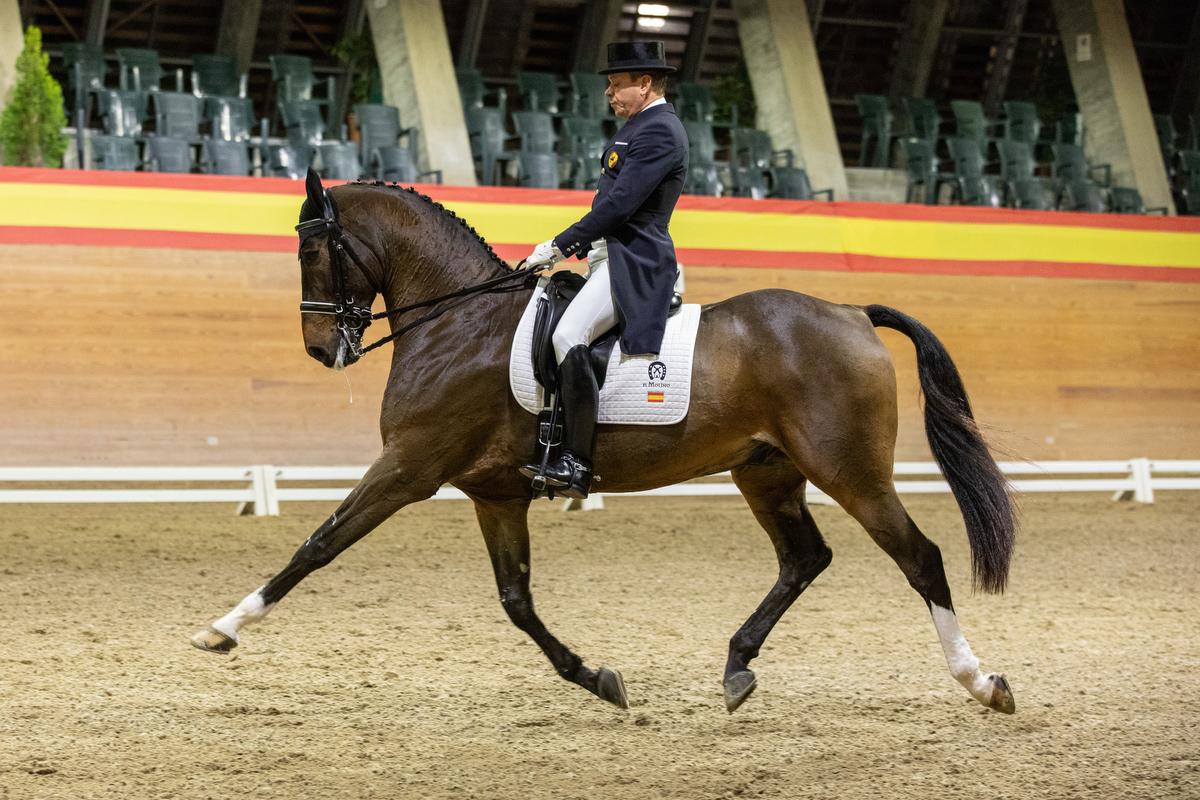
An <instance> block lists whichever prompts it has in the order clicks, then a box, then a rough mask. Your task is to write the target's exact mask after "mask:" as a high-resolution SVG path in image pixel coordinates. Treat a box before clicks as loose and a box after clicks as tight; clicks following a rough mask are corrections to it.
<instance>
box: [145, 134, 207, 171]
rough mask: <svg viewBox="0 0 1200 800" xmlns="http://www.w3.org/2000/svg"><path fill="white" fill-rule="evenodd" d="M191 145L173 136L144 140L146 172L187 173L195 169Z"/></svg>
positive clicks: (185, 140)
mask: <svg viewBox="0 0 1200 800" xmlns="http://www.w3.org/2000/svg"><path fill="white" fill-rule="evenodd" d="M195 166H196V165H195V163H194V162H193V160H192V143H191V142H190V141H189V140H188V139H177V138H175V137H173V136H151V137H149V138H148V139H147V140H146V171H147V172H176V173H188V172H192V171H193V169H194V168H195Z"/></svg>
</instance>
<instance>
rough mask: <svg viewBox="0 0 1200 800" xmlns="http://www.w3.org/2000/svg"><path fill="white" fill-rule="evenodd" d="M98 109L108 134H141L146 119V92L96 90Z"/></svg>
mask: <svg viewBox="0 0 1200 800" xmlns="http://www.w3.org/2000/svg"><path fill="white" fill-rule="evenodd" d="M96 98H97V100H98V110H99V114H100V118H101V120H102V121H103V124H104V132H105V133H106V134H108V135H109V136H141V135H142V127H143V124H144V123H145V121H146V94H145V93H144V92H140V91H125V90H122V89H100V90H97V91H96Z"/></svg>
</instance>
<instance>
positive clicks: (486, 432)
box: [192, 176, 1016, 713]
mask: <svg viewBox="0 0 1200 800" xmlns="http://www.w3.org/2000/svg"><path fill="white" fill-rule="evenodd" d="M331 217H332V219H331ZM301 219H302V221H309V222H310V224H308V225H301V226H299V227H300V229H301V244H300V250H299V257H300V270H301V290H302V296H303V301H304V303H303V305H302V308H304V309H305V310H307V311H309V312H313V313H305V314H302V328H303V334H304V343H305V346H306V347H307V350H308V353H309V354H310V355H311V356H312V357H313V358H316V359H317V360H319V361H321V362H322V363H323V364H325V365H326V366H328V367H338V368H340V367H342V366H346V365H349V364H350V363H353V361H355V360H356V359H357V356H358V348H357V340H356V338H355V337H356V336H358V335H360V334H361V331H360V330H351V331H349V332H348V331H347V330H346V327H345V326H342V327H340V328H339V324H338V323H339V321H340V320H343V317H339V316H335V315H334V314H333V312H332V311H329V310H328V309H332V308H333V307H334V306H335V305H338V304H343V303H344V302H346V301H347V300H348V298H349V297H353V298H357V299H358V301H359V302H360V303H365V307H366V308H367V309H369V308H370V304H371V299H372V298H374V297H376V296H378V295H382V296H383V298H384V300H385V302H386V306H387V308H389V309H400V308H403V307H405V306H407V305H411V304H414V303H419V302H420V301H422V300H423V299H427V298H432V297H437V296H441V295H446V294H450V293H453V292H455V291H456V290H458V289H461V288H463V287H467V286H471V285H474V284H479V283H481V282H485V281H489V280H492V279H497V278H503V276H505V275H506V274H509V273H510V272H512V270H510V268H509V267H508V265H507V264H505V263H504V262H503V261H502V260H501V259H500V258H499V257H498V256H497V255H496V254H495V252H494V251H492V249H491V248H490V247H489V246H487V244H486V243H485V242H484V241H483V240H482V238H480V237H479V236H478V234H476V233H475V231H474V230H473V229H472V228H470V227H469V226H467V225H466V224H465V223H464V222H463V221H462V220H460V219H458V218H457V217H456V216H455V215H453V214H452V213H451V212H449V211H447V210H446V209H444V208H443V207H442V206H440V205H438V204H437V203H435V202H434V201H432V200H431V199H429V198H428V197H425V196H423V195H421V194H418V193H417V192H415V191H413V190H411V189H403V188H400V187H396V186H385V185H381V184H365V183H356V184H348V185H343V186H337V187H334V188H332V189H330V190H328V191H326V190H325V189H324V188H323V187H322V186H321V185H320V181H319V179H316V178H315V176H310V180H309V186H308V200H307V201H306V202H305V204H304V206H303V209H302V212H301ZM321 220H323V221H324V222H325V224H324V225H323V226H322V225H321V224H320V223H319V221H321ZM335 222H336V225H334V224H333V223H335ZM314 230H315V233H314ZM347 254H348V255H349V256H350V259H344V258H343V256H345V255H347ZM510 288H520V291H507V292H503V293H488V294H481V295H477V296H474V297H470V298H466V299H457V300H453V301H448V302H447V305H446V307H447V308H449V310H448V311H445V313H441V314H440V315H439V316H436V317H434V318H432V319H430V320H429V321H428V322H427V323H425V324H423V325H421V326H419V327H413V328H412V329H411V330H408V331H407V332H406V333H405V335H404V336H403V337H402V338H399V339H397V340H396V341H395V343H394V346H393V350H392V365H391V374H390V377H389V379H388V383H387V389H386V391H385V394H384V399H383V408H382V413H381V416H380V433H381V435H382V439H383V449H382V452H381V453H380V455H379V457H378V458H377V459H376V461H375V462H374V464H372V466H371V467H370V469H369V470H368V471H367V473H366V475H365V476H364V477H363V479H362V482H361V483H359V484H358V486H356V487H355V488H354V490H353V491H352V492H351V493H350V495H349V496H348V497H347V498H346V500H345V501H344V502H343V503H342V504H341V505H340V506H339V507H338V509H337V510H336V511H335V512H334V513H333V515H332V516H330V517H329V519H328V520H326V521H325V522H324V523H322V524H321V526H320V527H318V528H317V529H316V531H314V532H313V534H312V535H311V536H309V537H308V539H307V540H306V541H305V542H304V543H303V544H302V545H301V546H300V548H299V549H298V550H297V551H296V553H295V555H294V556H293V557H292V560H291V561H290V562H289V563H288V564H287V566H286V567H284V569H283V571H282V572H280V573H279V574H278V575H276V576H275V577H273V578H272V579H271V580H270V581H268V582H267V583H266V584H265V585H264V586H262V587H260V588H259V589H257V590H255V591H254V592H252V593H251V594H250V595H248V596H247V597H246V598H245V599H244V600H242V602H241V603H240V604H238V606H237V607H236V608H235V609H234V610H232V611H231V612H229V613H228V614H226V615H225V616H223V617H221V618H220V619H218V620H216V621H215V622H214V623H213V624H212V625H211V626H210V627H208V628H206V629H205V630H202V631H200V632H199V633H197V634H196V635H195V636H194V637H193V638H192V642H193V644H195V645H196V646H197V647H200V648H202V649H205V650H210V651H214V652H221V653H224V652H228V651H229V650H231V649H232V648H233V647H235V646H236V645H237V643H238V640H239V633H240V630H241V628H242V627H243V626H244V625H246V624H248V623H251V622H257V621H259V620H261V619H262V618H263V617H265V616H266V614H267V613H268V612H269V611H270V610H271V609H272V608H273V607H274V606H275V604H276V603H278V602H279V601H280V600H281V599H283V597H284V595H286V594H287V593H288V592H289V591H290V590H291V589H292V588H293V587H295V586H296V585H297V584H298V583H299V582H300V581H301V580H303V579H304V578H305V577H306V576H307V575H308V574H309V573H311V572H313V571H314V570H316V569H319V568H320V567H323V566H325V565H326V564H329V563H330V562H331V561H332V560H333V559H334V558H336V557H337V556H338V554H339V553H341V552H342V551H343V550H345V549H346V548H347V547H349V546H350V545H352V544H354V543H355V542H357V541H358V540H359V539H361V538H362V537H363V536H365V535H366V534H368V533H370V532H371V530H373V529H374V528H375V527H376V526H378V525H379V524H380V523H381V522H383V521H384V520H386V519H387V518H388V517H390V516H391V515H392V514H394V513H396V511H397V510H399V509H400V508H403V507H404V506H406V505H409V504H411V503H415V502H418V501H420V500H424V499H426V498H428V497H430V496H431V495H433V494H434V492H436V491H437V490H438V488H439V487H440V486H442V485H443V484H450V485H452V486H455V487H458V488H459V489H461V490H462V491H463V492H465V493H466V494H467V495H468V496H469V497H470V498H471V499H472V500H473V501H474V503H475V510H476V514H477V516H478V519H479V525H480V528H481V529H482V531H483V538H484V542H485V544H486V545H487V549H488V554H489V555H490V556H491V561H492V565H493V567H494V569H495V575H496V583H497V585H498V587H499V592H500V602H501V603H502V604H503V607H504V610H505V611H506V612H507V613H508V616H509V617H510V618H511V619H512V621H513V623H514V624H515V625H516V626H517V627H518V628H520V629H521V630H522V631H524V632H525V633H526V634H528V635H529V636H530V637H532V639H533V640H534V641H535V642H537V644H538V645H539V646H540V647H541V649H542V651H543V652H544V653H545V654H546V657H547V658H548V659H549V660H550V662H551V663H552V664H553V665H554V668H555V669H556V670H557V672H558V674H559V675H560V676H562V677H563V678H565V679H567V680H569V681H571V682H573V683H576V684H579V685H580V686H582V687H584V688H585V689H587V690H588V691H590V692H592V693H594V694H596V695H597V696H599V697H601V698H603V699H604V700H607V701H609V702H611V703H614V704H616V705H618V706H621V707H622V708H625V707H628V701H627V698H626V694H625V687H624V683H623V682H622V680H621V676H620V673H618V672H616V671H615V670H610V669H605V668H600V669H591V668H589V667H588V666H586V665H585V664H584V662H583V660H582V659H581V658H580V657H579V656H578V655H576V654H575V653H573V652H572V651H571V650H570V649H569V648H567V647H566V646H565V645H564V644H563V643H562V642H560V641H559V640H558V639H557V638H555V637H554V636H553V635H552V634H551V633H550V632H549V631H548V630H547V629H546V627H545V626H544V625H543V624H542V622H541V620H540V619H539V618H538V616H537V614H536V613H535V612H534V606H533V598H532V596H531V594H530V590H529V581H530V555H529V530H528V527H527V520H526V517H527V512H528V509H529V505H530V502H531V498H532V492H531V489H530V486H529V481H528V480H526V479H525V478H523V477H521V476H520V475H519V474H518V472H517V467H518V466H520V465H521V464H522V463H524V461H526V460H527V459H528V457H529V455H530V451H531V446H532V443H533V438H534V435H535V429H536V423H535V417H534V416H533V415H531V414H529V413H528V412H526V411H525V410H523V409H522V408H521V407H520V406H519V405H517V402H516V401H515V400H514V398H513V396H512V393H511V392H510V391H509V379H508V361H509V353H510V350H511V347H512V338H513V333H514V331H515V329H516V326H517V321H518V319H519V318H520V316H521V313H522V311H523V310H524V308H525V306H526V304H527V302H528V300H529V298H530V296H531V295H530V292H531V291H532V289H531V288H530V287H529V286H524V287H510ZM348 302H349V304H350V305H353V302H354V301H348ZM322 309H326V311H324V312H322V311H321V310H322ZM362 310H363V306H361V305H360V306H359V307H358V308H357V311H358V312H360V313H361V312H362ZM389 320H390V324H391V326H392V330H393V332H396V331H398V330H400V328H401V326H403V325H405V324H406V323H405V321H404V320H403V319H400V318H398V317H390V318H389ZM875 327H886V328H892V329H894V330H897V331H900V332H901V333H903V334H905V335H906V336H907V337H908V338H910V339H911V340H912V341H913V343H914V345H915V346H916V350H917V365H918V371H919V376H920V382H921V388H922V391H923V393H924V397H925V408H924V414H925V427H926V434H927V437H928V439H929V444H930V447H931V449H932V452H933V455H934V457H935V459H936V460H937V462H938V464H939V466H940V467H941V469H942V471H943V473H944V474H945V477H946V480H947V481H948V482H949V484H950V487H951V489H952V490H953V492H954V496H955V498H956V500H957V501H958V505H959V507H960V509H961V511H962V514H963V518H964V521H965V524H966V531H967V536H968V538H969V541H970V546H971V554H972V563H973V573H974V580H975V582H976V584H977V585H978V586H979V587H980V588H982V589H983V590H985V591H990V592H1000V591H1003V589H1004V586H1005V582H1006V580H1007V576H1008V566H1009V560H1010V557H1011V554H1012V547H1013V540H1014V535H1015V527H1016V525H1015V516H1014V511H1013V506H1012V503H1011V501H1010V497H1009V495H1008V491H1007V485H1006V483H1005V481H1004V479H1003V477H1002V475H1001V474H1000V471H999V469H998V468H997V466H996V463H995V461H994V460H993V459H992V456H991V455H990V453H989V452H988V449H987V447H986V445H985V444H984V441H983V439H982V437H981V436H980V434H979V431H978V429H977V428H976V425H975V422H974V418H973V416H972V413H971V407H970V405H969V403H968V401H967V395H966V392H965V390H964V388H963V385H962V381H961V379H960V377H959V374H958V371H957V369H956V368H955V366H954V362H953V361H952V360H951V359H950V356H949V354H948V353H947V352H946V350H945V348H944V347H943V346H942V345H941V343H940V342H939V341H938V340H937V338H936V337H934V335H933V334H932V333H931V332H930V331H929V330H928V329H927V328H926V327H925V326H923V325H922V324H921V323H919V322H917V321H916V320H915V319H913V318H911V317H909V316H906V315H905V314H902V313H901V312H899V311H896V310H894V309H891V308H887V307H885V306H876V305H872V306H866V307H856V306H845V305H835V304H833V303H828V302H825V301H822V300H818V299H816V298H813V297H808V296H805V295H802V294H797V293H794V292H789V291H783V290H774V289H768V290H763V291H756V292H749V293H747V294H742V295H738V296H737V297H733V298H730V299H729V300H725V301H723V302H720V303H714V304H712V305H709V306H706V307H705V308H704V309H703V314H702V319H701V323H700V330H699V334H698V339H697V344H696V358H695V367H694V370H695V374H694V378H693V388H692V400H691V408H690V411H689V413H688V416H687V417H686V419H684V421H682V422H680V423H678V424H676V425H669V426H658V427H646V426H620V425H605V426H601V427H600V428H599V434H598V438H597V442H596V453H595V463H596V471H597V473H598V474H599V475H602V476H603V483H602V487H603V490H604V491H606V492H626V491H636V490H641V489H649V488H652V487H657V486H666V485H669V484H673V483H678V482H680V481H685V480H688V479H689V478H695V477H698V476H702V475H709V474H712V473H716V472H723V471H725V470H730V471H731V472H732V474H733V480H734V481H735V482H736V484H737V486H738V488H739V489H740V491H741V492H742V494H743V495H744V497H745V498H746V501H747V503H748V504H749V505H750V509H751V511H752V512H753V513H754V516H755V518H756V519H757V520H758V522H759V523H760V524H761V525H762V527H763V528H765V529H766V531H767V535H768V536H769V537H770V539H771V543H772V544H773V545H774V547H775V552H776V555H777V556H778V560H779V574H778V579H777V580H776V582H775V584H774V586H773V587H772V588H771V590H770V591H769V592H768V593H767V595H766V597H765V598H764V599H763V600H762V602H761V603H760V604H759V606H758V608H757V609H755V610H754V612H753V613H752V614H751V615H750V617H749V618H748V619H747V620H746V622H745V623H744V624H743V625H742V626H741V628H739V629H738V631H737V632H736V633H735V634H734V635H733V637H732V638H731V639H730V642H729V658H728V662H727V664H726V667H725V675H724V691H725V702H726V707H727V708H728V709H729V711H731V712H732V711H734V710H735V709H736V708H737V707H738V706H739V705H741V704H742V702H743V701H745V699H746V698H747V697H748V696H749V695H750V693H751V692H752V691H753V690H754V687H755V683H756V681H755V677H754V673H753V672H751V671H750V669H749V664H750V661H751V660H752V659H753V658H755V657H756V656H757V655H758V652H759V648H760V647H762V644H763V642H764V640H765V639H766V637H767V635H768V634H769V633H770V631H771V629H772V627H773V626H774V625H775V623H776V622H778V621H779V619H780V617H781V616H782V615H783V613H784V612H785V611H786V610H787V609H788V607H789V606H791V604H792V603H793V601H795V600H796V598H797V597H798V596H799V595H800V593H801V592H803V591H804V589H805V588H806V587H807V586H808V585H809V584H810V583H811V582H812V581H813V579H815V578H816V577H817V575H819V574H820V573H821V571H822V570H824V569H825V567H826V566H828V565H829V563H830V559H831V558H832V555H833V554H832V551H831V550H830V549H829V547H828V546H826V544H825V541H824V539H823V538H822V536H821V533H820V531H818V530H817V526H816V524H815V522H814V521H813V517H812V514H810V513H809V509H808V507H807V506H806V504H805V500H804V489H805V484H806V482H807V481H811V482H812V483H813V485H814V486H817V487H819V488H820V489H821V490H823V491H824V492H825V493H827V494H828V495H829V496H830V497H832V498H833V499H834V500H835V501H837V503H838V504H840V505H841V506H842V508H844V509H845V510H846V511H847V512H848V513H849V514H850V515H851V516H853V517H854V518H855V519H856V520H857V521H858V522H859V523H860V524H861V525H862V526H863V527H864V528H865V529H866V531H867V533H868V534H869V535H870V536H871V538H872V539H873V540H874V541H875V542H876V543H877V544H878V545H879V546H880V547H881V548H883V550H884V551H885V552H886V553H887V554H888V555H889V556H891V557H892V559H893V560H895V562H896V564H897V565H898V566H899V567H900V569H901V570H902V571H903V573H904V575H905V577H906V578H907V579H908V582H909V583H910V584H911V585H912V587H913V588H914V589H915V590H916V591H917V593H918V594H920V596H921V598H922V599H923V600H924V601H925V604H926V606H927V607H928V609H929V612H930V614H931V615H932V618H933V623H934V626H935V628H936V630H937V634H938V637H939V638H940V640H941V643H942V647H943V649H944V650H945V654H946V661H947V663H948V665H949V667H950V672H951V674H952V675H953V676H954V677H955V678H956V679H957V680H958V681H959V682H960V683H962V684H963V686H964V687H966V689H967V691H968V692H969V693H970V694H971V696H972V697H974V698H975V699H976V700H978V701H979V702H980V703H982V704H984V705H985V706H988V707H989V708H993V709H996V710H998V711H1003V712H1008V713H1011V712H1012V711H1013V710H1014V702H1013V696H1012V692H1011V690H1010V688H1009V685H1008V682H1007V681H1006V680H1005V678H1004V676H1003V675H1000V674H996V673H988V672H983V671H981V670H980V668H979V661H978V659H977V658H976V657H975V655H974V654H973V653H972V651H971V648H970V646H969V645H968V644H967V641H966V639H965V638H964V637H963V635H962V633H961V632H960V630H959V627H958V623H957V620H956V618H955V614H954V610H953V608H954V606H953V604H952V603H951V599H950V589H949V586H948V585H947V583H946V575H945V572H944V570H943V568H942V558H941V554H940V552H939V550H938V548H937V546H936V545H935V544H933V543H932V542H931V541H930V540H929V539H927V538H926V537H925V536H924V535H923V534H922V533H921V531H920V530H918V529H917V526H916V525H915V524H914V523H913V521H912V520H911V519H910V518H909V516H908V514H907V513H906V512H905V509H904V506H903V505H902V504H901V503H900V499H899V497H897V495H896V492H895V487H894V485H893V483H892V469H893V451H894V447H895V440H896V417H897V413H896V381H895V372H894V369H893V366H892V362H891V358H890V356H889V354H888V351H887V350H886V349H885V348H884V346H883V343H882V342H880V340H879V338H878V337H877V336H876V334H875V331H874V328H875Z"/></svg>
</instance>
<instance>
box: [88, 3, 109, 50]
mask: <svg viewBox="0 0 1200 800" xmlns="http://www.w3.org/2000/svg"><path fill="white" fill-rule="evenodd" d="M111 5H112V3H111V2H110V0H91V2H90V3H88V18H87V43H88V44H92V45H95V46H96V47H103V46H104V32H105V30H107V28H108V11H109V7H110V6H111Z"/></svg>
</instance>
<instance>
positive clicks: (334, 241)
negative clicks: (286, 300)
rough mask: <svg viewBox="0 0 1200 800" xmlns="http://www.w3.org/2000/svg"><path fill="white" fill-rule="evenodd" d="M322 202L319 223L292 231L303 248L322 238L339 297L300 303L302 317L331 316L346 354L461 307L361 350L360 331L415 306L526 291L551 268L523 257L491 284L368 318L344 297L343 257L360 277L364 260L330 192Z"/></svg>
mask: <svg viewBox="0 0 1200 800" xmlns="http://www.w3.org/2000/svg"><path fill="white" fill-rule="evenodd" d="M321 199H322V201H323V203H322V206H323V208H322V215H321V217H320V218H319V219H310V220H305V221H304V222H301V223H300V224H299V225H297V226H296V232H297V233H299V234H300V242H301V244H303V243H304V241H305V240H306V239H308V238H310V237H312V236H316V235H318V234H320V233H324V234H325V237H326V245H327V247H328V248H329V265H330V267H331V268H332V269H333V280H334V287H335V289H336V291H337V298H336V301H335V302H332V303H323V302H317V301H314V300H301V301H300V313H301V314H328V315H331V316H332V317H333V318H334V322H335V324H336V325H337V329H338V333H339V335H340V336H341V337H342V340H343V341H344V342H345V343H346V346H347V348H348V349H349V351H350V353H352V354H353V355H354V357H355V358H356V359H357V358H360V357H362V356H363V355H365V354H366V353H369V352H370V351H372V350H374V349H375V348H377V347H380V346H382V345H384V344H387V343H388V342H391V341H395V340H396V339H399V338H400V337H401V336H403V335H404V334H406V333H408V332H409V331H410V330H412V329H413V328H416V327H417V326H419V325H423V324H425V323H426V322H429V321H430V320H433V319H436V318H438V317H440V316H441V315H442V314H444V313H445V312H447V311H449V310H450V309H451V308H454V307H455V306H457V305H459V304H458V303H453V304H451V305H448V306H446V307H444V308H435V309H434V310H433V311H432V312H430V313H429V314H426V315H425V316H423V317H421V318H420V319H417V320H414V321H413V322H410V323H408V324H406V325H404V326H402V327H400V328H397V329H396V330H395V331H393V332H392V333H391V334H390V335H388V336H384V337H383V338H381V339H379V340H378V341H375V342H372V343H371V344H369V345H367V346H366V347H363V343H362V338H363V331H365V330H366V329H367V327H368V326H369V325H370V324H371V323H372V322H373V321H374V320H377V319H389V318H391V317H394V316H397V315H399V314H403V313H406V312H408V311H415V310H417V309H419V308H429V307H431V306H437V305H439V304H440V303H443V302H445V301H447V300H454V299H458V298H468V297H472V296H476V295H482V294H494V293H501V292H512V291H518V290H520V289H523V288H526V287H527V286H532V284H533V283H534V282H535V280H536V277H537V273H539V272H541V271H543V270H545V269H548V268H549V266H550V265H548V264H547V265H543V266H537V267H523V266H522V265H523V264H524V263H525V261H524V259H522V261H521V263H520V264H518V265H517V267H516V268H515V269H513V270H511V271H509V272H507V273H505V274H504V275H501V276H500V277H498V278H492V279H491V280H487V281H484V282H483V283H477V284H474V285H473V286H467V287H465V288H463V289H459V290H458V291H455V292H451V293H449V294H444V295H440V296H438V297H432V298H430V299H428V300H422V301H421V302H419V303H412V304H411V305H407V306H401V307H399V308H391V309H388V310H387V311H380V312H378V313H375V314H372V313H371V307H370V306H369V305H367V306H361V305H356V304H355V302H354V297H353V296H351V295H349V294H348V291H347V283H348V279H349V268H348V267H347V265H346V260H345V256H349V257H350V260H351V261H353V262H354V263H355V264H356V265H358V268H359V270H360V271H362V273H363V274H364V275H366V274H368V272H367V268H366V267H365V266H364V265H363V262H362V259H360V258H359V257H358V254H357V253H355V252H354V249H353V248H352V247H350V243H349V242H348V241H346V232H345V231H344V230H343V229H342V225H341V222H340V221H339V219H338V212H337V206H336V205H335V204H334V202H333V197H331V196H330V194H329V192H328V190H325V191H323V192H322V194H321Z"/></svg>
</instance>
